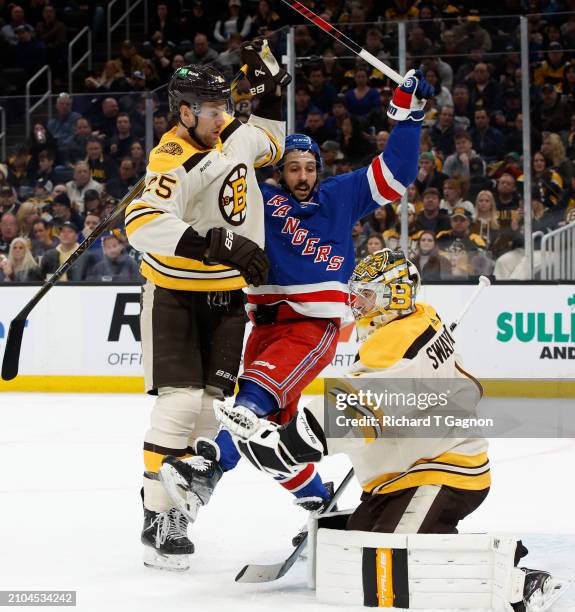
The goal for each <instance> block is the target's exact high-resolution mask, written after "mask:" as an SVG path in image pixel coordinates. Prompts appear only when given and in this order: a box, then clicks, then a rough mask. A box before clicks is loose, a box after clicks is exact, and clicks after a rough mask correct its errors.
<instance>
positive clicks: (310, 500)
mask: <svg viewBox="0 0 575 612" xmlns="http://www.w3.org/2000/svg"><path fill="white" fill-rule="evenodd" d="M323 484H324V487H325V488H326V489H327V490H328V492H329V498H328V499H322V498H321V497H302V498H300V499H296V500H295V504H296V505H297V506H299V507H300V508H303V509H304V510H307V511H308V512H317V513H320V514H321V513H322V512H323V510H324V508H325V507H326V506H327V505H328V504H329V500H330V499H331V498H332V497H333V482H331V481H330V482H324V483H323ZM331 512H337V505H336V506H335V507H334V508H333V509H332V510H331ZM306 535H307V524H306V525H304V526H303V527H302V528H301V529H300V531H299V533H298V534H297V535H295V536H294V537H293V538H292V541H291V543H292V544H293V545H294V546H299V543H300V542H301V541H302V540H303V539H304V538H305V536H306Z"/></svg>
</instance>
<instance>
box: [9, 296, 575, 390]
mask: <svg viewBox="0 0 575 612" xmlns="http://www.w3.org/2000/svg"><path fill="white" fill-rule="evenodd" d="M473 289H474V286H473V285H429V286H425V287H423V288H422V291H421V294H420V296H419V298H420V301H425V302H428V303H430V304H432V305H433V306H435V308H436V309H437V311H438V312H439V314H440V316H441V317H442V318H443V320H444V321H446V322H449V321H451V320H452V319H453V318H454V317H455V316H456V315H457V314H458V312H459V311H460V310H461V307H462V305H463V304H464V303H465V301H466V300H467V298H468V297H469V295H470V294H471V292H472V291H473ZM36 291H37V287H18V286H11V287H2V288H0V355H3V352H4V346H5V343H6V335H7V332H8V327H9V322H10V320H11V318H12V317H13V316H14V315H15V314H16V313H17V312H18V311H19V310H20V309H21V308H22V306H23V305H24V304H25V303H26V302H27V301H28V300H29V299H30V298H31V297H32V296H33V295H34V293H35V292H36ZM139 299H140V289H139V287H136V286H85V287H79V286H65V285H64V286H59V287H55V288H53V289H52V290H51V291H50V293H49V294H48V295H47V296H46V297H45V298H44V299H43V300H42V301H41V302H40V303H39V304H38V306H37V307H36V308H35V309H34V311H33V312H32V314H31V315H30V317H29V320H28V322H27V328H26V330H25V333H24V340H23V344H22V353H21V358H20V375H19V376H18V377H17V378H16V379H15V380H14V381H12V382H10V383H6V382H4V381H2V382H0V391H73V392H83V391H91V392H139V391H142V390H143V381H142V358H141V349H140V332H139V323H138V313H139V307H140V306H139ZM456 339H457V341H458V352H459V354H460V355H461V356H462V361H463V363H464V365H465V368H466V369H467V370H469V371H470V372H472V373H473V374H474V375H475V376H476V377H477V378H479V379H481V380H482V382H484V384H485V388H486V392H487V394H488V395H498V396H505V395H508V396H525V397H541V396H544V397H574V396H575V285H568V284H561V285H495V286H491V287H489V288H487V289H486V290H484V292H483V293H482V295H481V296H480V298H479V299H478V300H477V302H476V303H475V304H474V305H473V307H472V308H471V309H470V310H469V312H468V314H467V315H466V317H465V319H464V320H463V322H462V323H461V325H460V326H459V328H458V330H457V332H456ZM357 346H358V345H357V342H356V340H355V333H354V328H353V324H352V323H351V322H350V323H347V324H346V325H344V327H343V329H342V334H341V338H340V342H339V344H338V350H337V354H336V355H335V357H334V359H333V361H332V363H331V364H330V366H328V367H327V368H326V369H325V370H324V372H323V373H322V377H323V376H325V377H337V376H341V375H342V374H344V372H345V371H346V370H347V368H348V367H349V366H350V365H351V363H353V360H354V358H355V354H356V352H357ZM322 384H323V381H322V380H321V378H320V379H318V380H316V381H315V382H314V384H312V385H311V386H310V387H309V388H308V390H307V391H308V392H309V393H320V392H321V390H322Z"/></svg>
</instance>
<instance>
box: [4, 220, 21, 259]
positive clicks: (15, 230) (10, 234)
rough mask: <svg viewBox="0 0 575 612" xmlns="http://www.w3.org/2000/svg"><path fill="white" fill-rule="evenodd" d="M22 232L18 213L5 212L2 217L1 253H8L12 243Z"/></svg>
mask: <svg viewBox="0 0 575 612" xmlns="http://www.w3.org/2000/svg"><path fill="white" fill-rule="evenodd" d="M19 232H20V227H19V226H18V220H17V219H16V215H15V214H14V213H12V212H5V213H4V214H3V215H2V218H1V219H0V253H4V254H6V253H8V249H9V248H10V243H11V242H12V240H14V238H16V236H18V234H19Z"/></svg>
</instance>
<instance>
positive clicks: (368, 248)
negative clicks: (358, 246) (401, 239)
mask: <svg viewBox="0 0 575 612" xmlns="http://www.w3.org/2000/svg"><path fill="white" fill-rule="evenodd" d="M384 248H385V241H384V239H383V236H382V235H381V234H378V233H377V232H374V233H373V234H370V235H369V236H368V237H367V240H366V241H365V242H364V244H363V245H362V251H363V250H364V251H365V252H364V253H363V254H362V255H363V257H365V256H366V255H373V254H374V253H375V252H376V251H381V249H384Z"/></svg>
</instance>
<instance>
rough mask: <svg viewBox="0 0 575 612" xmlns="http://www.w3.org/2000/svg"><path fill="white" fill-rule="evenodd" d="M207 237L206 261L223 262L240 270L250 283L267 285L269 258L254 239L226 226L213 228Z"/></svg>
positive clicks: (255, 285)
mask: <svg viewBox="0 0 575 612" xmlns="http://www.w3.org/2000/svg"><path fill="white" fill-rule="evenodd" d="M207 239H208V243H209V247H208V252H207V255H206V259H205V263H207V264H223V265H224V266H229V267H230V268H235V269H236V270H239V271H240V272H241V274H242V276H243V277H244V278H245V279H246V282H247V283H248V285H253V286H254V287H257V286H259V285H265V283H266V282H267V279H268V272H269V267H270V264H269V260H268V258H267V255H266V254H265V253H264V251H263V250H262V249H260V247H259V246H258V245H257V244H256V243H255V242H254V241H253V240H250V239H249V238H245V237H244V236H240V234H236V233H235V232H232V230H229V229H226V228H224V227H216V228H214V229H211V230H210V231H209V232H208V234H207Z"/></svg>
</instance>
